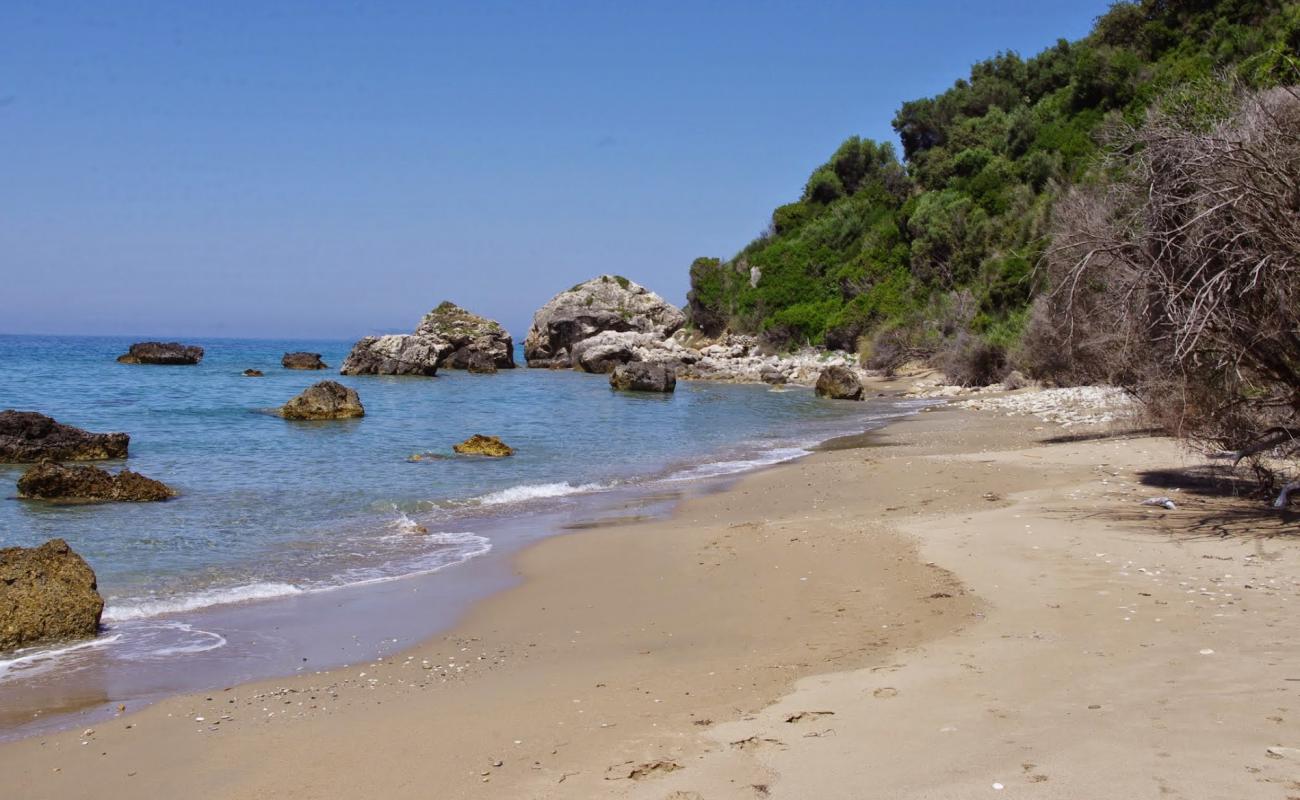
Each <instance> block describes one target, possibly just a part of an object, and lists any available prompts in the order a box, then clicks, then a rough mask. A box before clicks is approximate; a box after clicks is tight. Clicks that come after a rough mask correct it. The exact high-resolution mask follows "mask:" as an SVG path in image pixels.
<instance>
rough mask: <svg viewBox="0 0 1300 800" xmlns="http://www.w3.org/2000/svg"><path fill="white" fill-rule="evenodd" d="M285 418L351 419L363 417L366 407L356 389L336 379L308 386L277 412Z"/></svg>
mask: <svg viewBox="0 0 1300 800" xmlns="http://www.w3.org/2000/svg"><path fill="white" fill-rule="evenodd" d="M277 413H278V414H279V415H280V416H282V417H284V418H285V419H351V418H353V417H364V416H365V415H366V409H365V408H364V407H363V406H362V405H361V398H360V397H358V396H357V393H356V390H354V389H351V388H349V387H347V386H344V385H343V384H341V383H339V382H337V381H321V382H320V383H317V384H315V385H312V386H309V387H307V388H306V389H304V390H303V391H302V393H301V394H299V395H298V396H297V397H295V398H293V399H292V400H290V401H289V402H287V403H285V404H284V405H283V406H281V407H280V409H279V411H278V412H277Z"/></svg>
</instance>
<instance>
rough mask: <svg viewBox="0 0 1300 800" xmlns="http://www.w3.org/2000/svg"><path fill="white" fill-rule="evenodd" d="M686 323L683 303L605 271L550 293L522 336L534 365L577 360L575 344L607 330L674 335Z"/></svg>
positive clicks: (558, 364)
mask: <svg viewBox="0 0 1300 800" xmlns="http://www.w3.org/2000/svg"><path fill="white" fill-rule="evenodd" d="M685 323H686V317H685V315H683V314H682V312H681V309H679V308H677V307H676V306H674V305H672V304H671V303H669V302H667V301H666V300H664V299H663V298H662V297H660V296H659V295H657V294H655V293H654V292H652V291H650V290H649V289H647V288H645V287H644V286H641V285H640V284H637V283H634V282H632V281H630V280H628V279H627V278H624V277H622V276H620V275H601V276H599V277H596V278H592V279H591V280H589V281H587V282H586V283H580V284H578V285H577V286H574V287H573V288H572V289H569V290H568V291H565V292H560V293H559V294H557V295H556V296H555V297H552V298H551V300H550V301H549V302H547V304H546V305H544V306H542V307H541V308H540V309H538V310H537V313H536V314H534V315H533V324H532V327H530V328H529V329H528V337H527V338H526V339H525V340H524V356H525V358H527V359H528V366H530V367H560V368H567V367H571V366H576V364H575V361H574V358H575V356H574V353H573V348H574V345H576V344H577V343H578V342H581V341H583V340H584V339H589V338H591V337H593V336H595V335H596V334H598V333H601V332H603V331H618V332H626V331H631V332H635V333H649V334H653V335H654V336H655V337H656V338H658V339H663V338H665V337H668V336H671V335H672V334H673V333H674V332H675V331H676V330H677V329H678V328H680V327H682V325H684V324H685Z"/></svg>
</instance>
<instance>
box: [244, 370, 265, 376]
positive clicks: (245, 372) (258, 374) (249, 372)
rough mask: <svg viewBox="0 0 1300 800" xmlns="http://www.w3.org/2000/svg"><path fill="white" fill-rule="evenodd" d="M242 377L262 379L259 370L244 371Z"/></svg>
mask: <svg viewBox="0 0 1300 800" xmlns="http://www.w3.org/2000/svg"><path fill="white" fill-rule="evenodd" d="M244 377H245V378H260V377H262V371H261V370H260V369H246V370H244Z"/></svg>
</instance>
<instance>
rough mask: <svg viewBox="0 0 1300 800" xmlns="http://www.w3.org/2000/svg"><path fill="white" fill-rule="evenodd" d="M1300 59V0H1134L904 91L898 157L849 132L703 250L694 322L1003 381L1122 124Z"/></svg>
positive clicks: (1274, 73) (1105, 177) (881, 363)
mask: <svg viewBox="0 0 1300 800" xmlns="http://www.w3.org/2000/svg"><path fill="white" fill-rule="evenodd" d="M1297 59H1300V2H1279V1H1276V0H1217V1H1215V0H1141V2H1121V3H1116V4H1115V5H1113V6H1112V7H1111V9H1110V10H1109V11H1108V12H1107V13H1106V14H1104V15H1103V16H1101V17H1099V18H1098V19H1097V20H1096V23H1095V25H1094V27H1093V29H1092V31H1091V33H1090V34H1089V35H1088V36H1087V37H1085V38H1084V39H1082V40H1080V41H1076V42H1068V41H1065V40H1061V41H1059V42H1057V43H1056V45H1054V46H1052V47H1050V48H1048V49H1046V50H1044V51H1043V52H1041V53H1039V54H1038V55H1036V56H1033V57H1032V58H1022V57H1020V56H1019V55H1017V54H1015V53H1001V54H998V55H996V56H994V57H993V58H990V59H988V60H987V61H982V62H980V63H978V64H976V65H975V66H974V67H972V69H971V72H970V76H969V77H968V78H964V79H961V80H958V81H957V82H956V83H955V84H954V85H953V86H952V87H951V88H949V89H948V90H947V91H945V92H943V93H942V94H940V95H938V96H935V97H928V98H922V99H919V100H913V101H910V102H906V103H904V104H903V105H902V107H901V108H900V109H899V110H898V112H897V115H896V116H895V118H894V120H893V127H894V129H895V131H897V133H898V136H899V140H900V144H901V160H900V152H899V151H898V150H896V149H895V147H894V146H893V145H892V144H890V143H879V142H874V141H870V140H865V139H860V138H858V137H851V138H849V139H847V140H846V141H845V142H844V143H843V144H842V145H841V146H840V147H839V148H838V149H837V150H836V151H835V153H834V154H832V155H831V157H830V159H829V160H828V161H827V162H826V163H825V164H822V165H821V166H819V167H817V168H816V169H815V170H813V172H812V174H811V175H810V176H809V178H808V181H807V184H806V185H805V186H804V189H803V193H802V195H801V196H800V197H799V198H798V199H797V200H796V201H794V202H792V203H789V204H786V205H783V206H781V207H779V208H777V209H776V210H775V211H774V212H773V214H772V219H771V224H770V226H769V227H768V229H767V230H766V231H765V232H764V234H763V235H761V236H760V237H759V238H757V239H755V240H754V241H753V242H751V243H750V244H749V245H747V246H746V247H745V248H744V249H743V250H741V251H740V252H739V253H738V254H736V255H735V256H734V257H733V258H731V259H729V260H725V261H724V260H720V259H717V258H700V259H697V260H696V261H695V263H694V264H692V265H691V291H690V294H689V303H688V305H689V316H690V320H691V324H692V325H694V326H695V327H696V328H697V329H699V330H701V331H702V332H703V333H705V334H707V335H717V334H719V333H721V332H723V331H732V332H744V333H757V334H760V335H761V336H762V337H763V339H764V340H765V341H766V342H767V343H768V344H769V345H770V346H772V347H773V348H778V349H780V348H788V347H793V346H798V345H802V344H814V345H822V346H827V347H831V348H836V349H842V350H850V351H852V350H859V351H861V352H862V354H863V357H864V359H865V361H866V363H868V365H870V366H875V367H880V368H886V369H888V368H890V367H892V366H896V365H897V364H898V363H900V362H901V361H903V360H906V359H910V358H928V359H930V360H931V361H932V362H933V363H936V364H937V365H939V366H940V367H942V368H944V369H945V371H947V372H948V374H949V376H950V377H951V378H952V379H953V380H955V381H958V382H962V383H986V382H990V381H993V380H997V379H998V378H999V377H1000V376H1001V373H1003V372H1004V371H1005V370H1007V369H1009V368H1010V367H1011V366H1019V364H1018V363H1017V358H1018V354H1020V353H1021V352H1022V340H1023V339H1024V334H1025V330H1026V326H1027V323H1028V321H1029V319H1030V316H1031V304H1032V303H1033V302H1034V300H1035V298H1036V297H1038V296H1040V295H1042V294H1043V293H1044V291H1045V285H1046V282H1047V281H1048V280H1049V279H1048V277H1047V272H1048V271H1047V270H1045V269H1043V268H1042V266H1043V265H1044V263H1045V262H1046V261H1047V259H1046V258H1045V256H1046V255H1047V254H1048V253H1049V252H1051V249H1052V246H1053V224H1054V220H1053V210H1054V208H1056V206H1057V204H1058V201H1059V200H1060V199H1061V198H1062V197H1064V196H1065V195H1066V194H1067V192H1068V191H1069V190H1070V189H1071V187H1080V186H1100V185H1105V184H1106V183H1107V182H1108V181H1110V180H1112V179H1114V178H1115V175H1114V174H1113V170H1114V169H1115V167H1114V166H1113V165H1112V164H1110V162H1108V160H1107V159H1104V158H1102V155H1103V154H1105V153H1107V152H1109V151H1110V150H1111V149H1112V148H1113V146H1114V139H1113V137H1111V136H1110V132H1112V131H1114V130H1118V129H1123V128H1128V129H1136V128H1141V127H1142V126H1143V125H1144V124H1145V121H1146V120H1147V119H1148V115H1149V113H1150V111H1151V109H1152V107H1153V105H1156V104H1158V103H1159V102H1161V101H1162V99H1163V98H1167V97H1170V96H1171V95H1173V94H1177V93H1180V92H1181V93H1182V94H1183V95H1185V96H1187V97H1192V98H1196V97H1198V96H1200V95H1202V94H1203V95H1204V96H1205V97H1207V98H1212V97H1216V96H1220V95H1222V92H1221V91H1220V90H1219V89H1218V88H1216V87H1220V86H1221V85H1222V84H1223V82H1224V77H1225V76H1226V75H1229V74H1230V75H1231V76H1232V81H1233V82H1234V84H1235V85H1237V86H1241V87H1244V88H1245V89H1261V88H1267V87H1271V86H1277V85H1282V84H1288V83H1291V84H1294V83H1297V82H1300V81H1298V80H1297V79H1298V77H1300V72H1298V71H1297ZM1200 87H1205V91H1204V92H1201V91H1200ZM1206 102H1207V103H1208V102H1211V100H1206ZM1108 143H1109V146H1108Z"/></svg>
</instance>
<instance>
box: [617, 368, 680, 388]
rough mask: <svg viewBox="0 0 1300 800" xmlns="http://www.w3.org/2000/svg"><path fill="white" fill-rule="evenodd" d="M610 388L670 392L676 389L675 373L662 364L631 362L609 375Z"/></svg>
mask: <svg viewBox="0 0 1300 800" xmlns="http://www.w3.org/2000/svg"><path fill="white" fill-rule="evenodd" d="M609 385H610V387H611V388H614V389H620V390H623V391H632V392H672V391H674V390H676V388H677V373H676V371H675V370H674V369H673V368H672V367H670V366H666V365H664V364H650V363H647V362H645V361H633V362H632V363H631V364H622V365H620V366H618V367H615V368H614V371H613V372H611V373H610V374H609Z"/></svg>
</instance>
